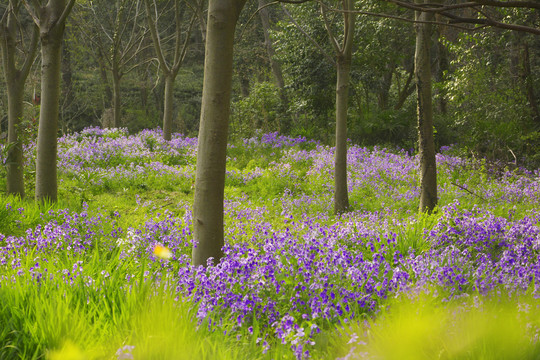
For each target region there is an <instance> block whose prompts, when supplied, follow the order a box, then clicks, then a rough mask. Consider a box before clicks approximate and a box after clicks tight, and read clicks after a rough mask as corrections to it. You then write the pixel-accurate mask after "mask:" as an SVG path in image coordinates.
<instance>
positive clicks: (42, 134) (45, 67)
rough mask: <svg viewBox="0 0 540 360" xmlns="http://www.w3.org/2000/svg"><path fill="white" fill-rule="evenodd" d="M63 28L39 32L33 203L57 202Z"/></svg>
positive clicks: (58, 26)
mask: <svg viewBox="0 0 540 360" xmlns="http://www.w3.org/2000/svg"><path fill="white" fill-rule="evenodd" d="M63 33H64V25H56V26H55V27H54V28H53V29H52V30H50V31H47V32H45V33H44V32H43V30H42V31H41V62H42V65H41V109H40V114H39V129H38V139H37V160H36V200H37V201H43V200H48V201H56V200H57V191H58V184H57V177H56V151H57V150H56V149H57V132H58V107H59V100H60V85H61V77H60V69H61V64H62V36H63Z"/></svg>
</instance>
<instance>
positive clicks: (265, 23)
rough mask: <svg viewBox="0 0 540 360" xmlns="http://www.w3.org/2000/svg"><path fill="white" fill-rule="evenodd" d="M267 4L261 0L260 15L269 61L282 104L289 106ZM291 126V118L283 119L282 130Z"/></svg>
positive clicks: (284, 106)
mask: <svg viewBox="0 0 540 360" xmlns="http://www.w3.org/2000/svg"><path fill="white" fill-rule="evenodd" d="M266 4H267V1H266V0H259V8H261V10H259V16H260V18H261V24H262V28H263V34H264V44H265V45H266V53H267V54H268V61H269V62H270V68H271V69H272V75H274V82H275V84H276V86H277V87H278V88H279V97H280V99H281V106H282V107H283V108H287V107H288V104H289V99H288V97H287V93H286V92H285V80H284V78H283V71H282V69H281V64H280V63H279V61H277V60H276V59H275V58H274V55H275V53H276V52H275V50H274V45H273V44H272V39H271V38H270V15H269V13H268V8H267V7H264V8H263V6H265V5H266ZM290 127H291V123H290V118H288V117H286V118H285V119H282V121H281V123H280V129H281V131H287V130H289V129H290Z"/></svg>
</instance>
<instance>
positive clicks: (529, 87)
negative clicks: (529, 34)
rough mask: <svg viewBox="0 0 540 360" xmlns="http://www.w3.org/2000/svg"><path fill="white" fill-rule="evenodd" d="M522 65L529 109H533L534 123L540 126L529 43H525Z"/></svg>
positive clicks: (539, 113) (539, 112)
mask: <svg viewBox="0 0 540 360" xmlns="http://www.w3.org/2000/svg"><path fill="white" fill-rule="evenodd" d="M522 64H523V66H522V69H523V70H522V73H521V74H522V76H521V78H522V80H523V83H524V85H525V93H526V95H527V100H528V103H529V107H530V108H531V115H532V118H533V120H534V122H535V123H536V124H540V111H539V110H538V103H537V101H536V94H535V91H534V86H533V80H532V76H531V60H530V58H529V44H528V43H527V42H524V43H523V53H522Z"/></svg>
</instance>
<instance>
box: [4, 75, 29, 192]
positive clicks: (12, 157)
mask: <svg viewBox="0 0 540 360" xmlns="http://www.w3.org/2000/svg"><path fill="white" fill-rule="evenodd" d="M6 75H7V74H6ZM6 79H8V84H7V95H8V149H9V150H8V153H7V193H8V194H14V195H18V196H20V197H21V198H24V195H25V194H24V158H23V149H22V142H21V140H20V139H19V132H20V124H21V119H22V117H23V94H24V81H20V79H15V82H13V81H9V80H10V76H9V75H7V76H6Z"/></svg>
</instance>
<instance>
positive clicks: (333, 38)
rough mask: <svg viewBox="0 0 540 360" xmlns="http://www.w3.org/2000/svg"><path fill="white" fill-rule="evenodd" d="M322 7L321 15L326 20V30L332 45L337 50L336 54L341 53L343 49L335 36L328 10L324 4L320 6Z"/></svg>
mask: <svg viewBox="0 0 540 360" xmlns="http://www.w3.org/2000/svg"><path fill="white" fill-rule="evenodd" d="M320 8H321V17H322V19H323V22H324V27H325V28H326V32H327V33H328V37H329V38H330V44H331V45H332V48H334V51H335V52H336V55H339V54H341V53H342V52H343V49H342V48H341V47H340V46H339V44H338V42H337V39H336V37H335V36H334V33H333V31H332V27H331V25H330V23H329V21H328V18H327V16H326V10H325V8H324V6H322V5H321V6H320Z"/></svg>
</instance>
